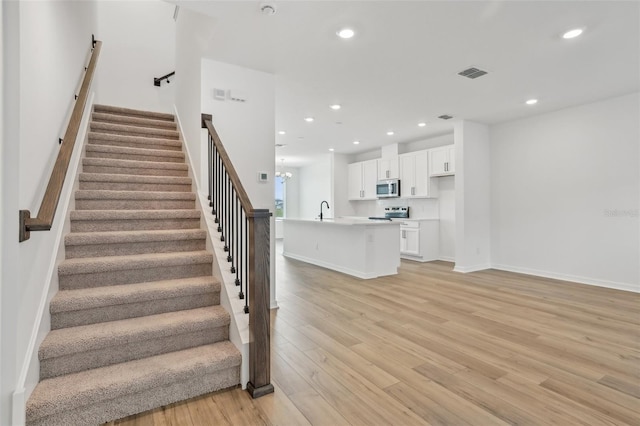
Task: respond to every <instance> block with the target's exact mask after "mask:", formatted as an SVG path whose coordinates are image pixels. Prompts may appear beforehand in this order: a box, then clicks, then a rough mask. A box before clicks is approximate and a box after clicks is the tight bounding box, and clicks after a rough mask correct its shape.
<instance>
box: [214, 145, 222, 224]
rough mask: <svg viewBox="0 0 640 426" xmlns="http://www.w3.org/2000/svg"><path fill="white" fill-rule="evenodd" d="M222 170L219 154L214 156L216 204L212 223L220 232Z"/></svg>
mask: <svg viewBox="0 0 640 426" xmlns="http://www.w3.org/2000/svg"><path fill="white" fill-rule="evenodd" d="M221 170H222V166H221V164H220V153H217V155H216V185H215V188H214V190H215V192H216V193H215V194H214V195H215V199H216V202H215V203H214V204H215V208H216V217H215V219H214V222H215V223H217V224H218V228H217V231H218V232H220V172H221Z"/></svg>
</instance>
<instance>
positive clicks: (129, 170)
mask: <svg viewBox="0 0 640 426" xmlns="http://www.w3.org/2000/svg"><path fill="white" fill-rule="evenodd" d="M195 198H196V196H195V194H194V193H193V192H192V190H191V179H190V178H189V177H188V168H187V164H186V163H185V156H184V153H183V152H182V142H181V141H180V140H179V137H178V132H177V131H176V125H175V122H174V119H173V116H171V115H168V114H161V113H151V112H143V111H136V110H130V109H123V108H116V107H109V106H100V105H96V106H95V107H94V113H93V116H92V121H91V125H90V133H89V143H88V145H87V146H86V154H85V157H84V158H83V160H82V173H81V174H80V176H79V189H78V190H77V191H76V193H75V207H76V210H75V211H72V212H71V215H70V221H71V233H69V234H68V235H67V236H66V237H65V247H66V251H65V253H66V259H65V260H64V261H63V262H62V263H61V264H60V266H59V268H58V276H59V289H60V291H59V292H58V293H57V294H56V295H55V296H54V298H53V300H52V301H51V305H50V312H51V329H52V330H51V332H50V333H49V334H48V335H47V337H46V338H45V339H44V341H43V342H42V344H41V346H40V349H39V353H38V356H39V359H40V383H39V384H38V385H37V387H36V388H35V390H34V391H33V393H32V394H31V397H30V398H29V401H28V402H27V412H26V418H27V424H29V425H47V426H52V425H84V424H99V423H104V422H107V421H111V420H115V419H118V418H122V417H125V416H128V415H131V414H135V413H139V412H142V411H146V410H149V409H152V408H155V407H159V406H161V405H166V404H169V403H172V402H176V401H180V400H184V399H188V398H191V397H194V396H197V395H201V394H204V393H207V392H212V391H215V390H218V389H223V388H227V387H231V386H235V385H237V384H239V382H240V353H239V352H238V350H237V349H236V347H235V346H234V345H232V344H231V342H229V340H228V336H229V323H230V318H229V314H228V313H227V312H226V311H225V310H224V309H223V308H222V307H221V306H220V305H219V300H220V283H219V282H217V281H216V280H214V278H213V277H212V262H213V255H212V254H211V253H210V252H207V251H206V250H205V235H206V234H205V231H204V230H201V229H200V212H199V211H198V210H196V209H195V207H196V204H195Z"/></svg>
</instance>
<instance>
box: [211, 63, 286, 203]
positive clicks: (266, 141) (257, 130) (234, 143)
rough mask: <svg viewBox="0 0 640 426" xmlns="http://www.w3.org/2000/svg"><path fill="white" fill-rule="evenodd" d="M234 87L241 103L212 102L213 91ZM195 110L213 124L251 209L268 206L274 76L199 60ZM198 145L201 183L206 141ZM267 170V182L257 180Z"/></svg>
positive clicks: (271, 187) (271, 184) (271, 193)
mask: <svg viewBox="0 0 640 426" xmlns="http://www.w3.org/2000/svg"><path fill="white" fill-rule="evenodd" d="M214 88H222V89H227V90H228V89H234V90H240V91H242V93H244V94H245V95H246V97H247V101H246V102H236V101H232V100H229V99H227V100H225V101H217V100H215V99H214V98H213V89H214ZM201 94H202V98H201V109H202V111H203V112H204V113H207V114H212V115H213V125H214V127H215V128H216V131H217V132H218V135H219V136H220V139H221V141H222V143H223V144H224V146H225V149H226V150H227V153H228V154H229V157H230V158H231V161H232V162H233V165H234V167H235V168H236V171H237V172H238V175H239V176H240V178H241V179H242V184H243V185H244V188H245V190H246V191H247V194H248V195H249V198H250V199H251V203H252V204H253V207H254V208H257V209H269V210H271V211H273V209H274V198H275V197H274V181H273V179H274V173H275V164H274V161H273V158H274V156H275V80H274V76H273V74H267V73H264V72H260V71H254V70H250V69H248V68H243V67H239V66H236V65H230V64H225V63H222V62H217V61H212V60H209V59H203V60H202V89H201ZM201 147H202V153H203V154H202V158H203V161H202V164H203V165H204V167H202V169H203V171H202V176H203V178H202V181H204V182H206V180H207V178H206V177H204V176H206V174H205V173H206V164H207V163H206V155H205V154H206V140H205V141H204V142H203V144H202V145H201ZM262 171H263V172H267V174H268V176H269V180H268V182H259V181H258V172H262Z"/></svg>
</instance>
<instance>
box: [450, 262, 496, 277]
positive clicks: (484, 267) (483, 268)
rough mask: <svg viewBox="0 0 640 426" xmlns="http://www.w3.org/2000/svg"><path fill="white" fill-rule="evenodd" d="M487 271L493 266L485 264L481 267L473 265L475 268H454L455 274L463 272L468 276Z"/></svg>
mask: <svg viewBox="0 0 640 426" xmlns="http://www.w3.org/2000/svg"><path fill="white" fill-rule="evenodd" d="M485 269H491V265H490V264H488V263H483V264H481V265H473V266H458V265H456V266H455V267H454V268H453V272H461V273H463V274H468V273H469V272H476V271H484V270H485Z"/></svg>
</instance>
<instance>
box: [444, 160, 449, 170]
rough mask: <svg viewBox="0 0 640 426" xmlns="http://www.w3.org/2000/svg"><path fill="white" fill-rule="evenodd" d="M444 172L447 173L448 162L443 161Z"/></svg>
mask: <svg viewBox="0 0 640 426" xmlns="http://www.w3.org/2000/svg"><path fill="white" fill-rule="evenodd" d="M444 171H445V172H448V171H449V162H447V161H445V163H444Z"/></svg>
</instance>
